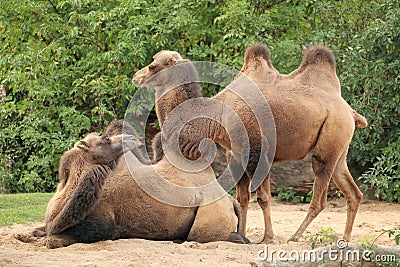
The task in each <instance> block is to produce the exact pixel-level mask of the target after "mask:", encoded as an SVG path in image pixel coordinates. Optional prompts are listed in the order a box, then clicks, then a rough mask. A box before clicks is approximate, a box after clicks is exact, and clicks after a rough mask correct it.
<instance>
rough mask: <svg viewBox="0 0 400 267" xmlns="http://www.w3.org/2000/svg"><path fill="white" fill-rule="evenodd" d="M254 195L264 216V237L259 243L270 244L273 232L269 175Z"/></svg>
mask: <svg viewBox="0 0 400 267" xmlns="http://www.w3.org/2000/svg"><path fill="white" fill-rule="evenodd" d="M256 194H257V202H258V205H260V207H261V209H262V212H263V215H264V237H263V240H262V241H261V243H272V242H273V239H274V232H273V230H272V222H271V189H270V174H268V176H267V177H266V178H265V180H264V181H263V183H262V184H261V185H260V186H259V187H258V188H257V190H256Z"/></svg>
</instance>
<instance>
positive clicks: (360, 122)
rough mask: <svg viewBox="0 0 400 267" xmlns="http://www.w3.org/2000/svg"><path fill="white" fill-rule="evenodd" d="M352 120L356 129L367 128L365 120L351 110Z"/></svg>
mask: <svg viewBox="0 0 400 267" xmlns="http://www.w3.org/2000/svg"><path fill="white" fill-rule="evenodd" d="M353 118H354V123H355V125H356V127H358V128H366V127H367V126H368V122H367V119H365V117H364V116H363V115H361V114H359V113H358V112H357V111H355V110H353Z"/></svg>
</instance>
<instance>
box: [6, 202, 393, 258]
mask: <svg viewBox="0 0 400 267" xmlns="http://www.w3.org/2000/svg"><path fill="white" fill-rule="evenodd" d="M307 207H308V204H298V205H294V204H286V203H282V202H279V201H277V200H274V202H273V204H272V223H273V228H274V232H275V235H276V240H277V244H273V245H268V250H276V251H278V250H285V251H291V250H294V249H295V250H299V251H301V250H309V249H310V241H309V240H306V239H304V240H300V241H299V242H290V243H289V244H287V243H286V240H287V239H288V238H289V237H290V235H291V234H293V233H294V232H295V231H296V229H297V227H298V226H299V225H300V223H301V222H302V220H303V218H304V217H305V215H306V211H307ZM248 216H249V218H248V227H247V228H248V237H249V238H250V240H251V241H252V242H254V243H252V244H248V245H241V244H233V243H227V242H214V243H207V244H199V243H196V242H184V243H182V244H176V243H173V242H170V241H149V240H142V239H121V240H115V241H103V242H98V243H94V244H74V245H71V246H69V247H66V248H61V249H54V250H49V249H46V248H45V247H44V246H43V245H42V242H35V243H24V242H21V241H19V240H17V239H16V238H15V237H14V236H15V235H16V234H21V233H22V234H23V233H28V232H30V231H31V230H32V229H33V228H34V227H38V226H41V225H42V224H43V223H41V222H37V223H31V224H27V225H13V226H11V227H3V228H0V266H200V265H202V266H257V256H258V252H259V251H260V250H264V249H265V245H264V244H257V242H258V241H260V240H261V238H262V233H263V229H264V227H263V219H262V213H261V210H260V209H259V207H258V205H257V203H255V202H252V203H251V206H250V210H249V213H248ZM345 218H346V207H345V201H344V200H343V199H338V200H334V201H331V202H329V205H328V207H327V208H326V209H325V210H324V211H323V212H322V213H321V214H320V215H319V216H318V217H317V218H316V219H315V220H314V222H313V223H312V224H311V225H310V226H309V228H308V231H309V232H310V233H311V234H315V233H316V232H317V231H318V230H319V229H321V228H326V227H328V226H330V227H332V228H333V229H335V230H336V232H337V233H339V234H342V233H343V230H344V226H345ZM210 219H212V218H210ZM399 226H400V204H393V203H383V202H376V201H368V200H367V201H364V203H363V204H362V205H361V208H360V210H359V212H358V215H357V217H356V221H355V224H354V228H353V238H352V242H353V243H355V242H357V241H358V240H360V239H365V238H366V237H376V236H378V235H379V234H380V230H381V229H390V228H393V227H399ZM376 243H378V244H381V245H387V246H395V243H394V241H393V240H390V239H388V236H387V234H385V235H383V236H381V237H379V238H378V239H377V241H376Z"/></svg>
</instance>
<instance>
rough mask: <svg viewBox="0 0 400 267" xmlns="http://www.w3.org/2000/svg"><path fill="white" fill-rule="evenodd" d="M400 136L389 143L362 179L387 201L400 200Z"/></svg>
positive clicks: (365, 186)
mask: <svg viewBox="0 0 400 267" xmlns="http://www.w3.org/2000/svg"><path fill="white" fill-rule="evenodd" d="M399 151H400V138H398V140H397V141H396V142H395V143H389V144H388V146H387V147H386V148H384V149H383V150H382V154H381V156H379V157H377V162H375V163H374V165H373V167H372V168H370V169H369V170H368V171H367V172H365V173H364V174H363V175H362V176H361V177H360V179H362V180H363V181H364V188H370V189H373V190H374V192H375V196H376V197H377V198H379V199H382V200H385V201H397V202H399V201H400V165H399V164H400V153H399Z"/></svg>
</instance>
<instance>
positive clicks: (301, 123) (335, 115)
mask: <svg viewBox="0 0 400 267" xmlns="http://www.w3.org/2000/svg"><path fill="white" fill-rule="evenodd" d="M170 54H174V55H175V54H176V52H171V51H162V52H160V53H158V54H157V55H155V57H154V59H155V60H154V61H153V63H152V64H150V65H149V66H148V67H145V68H143V69H142V70H140V71H139V72H138V73H136V74H135V76H134V77H133V80H132V81H133V82H134V83H135V84H136V85H146V84H147V83H148V82H149V81H150V83H151V84H150V85H152V86H154V87H155V88H156V93H157V91H159V92H162V91H163V90H165V88H166V86H165V83H163V82H164V80H163V79H161V78H160V77H157V76H156V75H154V74H155V73H154V72H152V71H151V69H150V66H156V67H155V69H157V72H159V71H160V70H163V69H164V70H165V69H168V68H169V67H170V66H171V64H160V63H162V62H171V60H168V57H169V55H170ZM159 57H160V58H161V59H162V60H159ZM179 58H181V57H180V56H179ZM179 60H181V59H178V60H172V61H173V62H175V63H176V62H178V61H179ZM335 67H336V62H335V58H334V56H333V53H332V52H331V51H330V50H329V49H327V48H326V47H323V46H318V47H314V48H311V49H309V50H307V51H306V52H305V54H304V57H303V61H302V64H301V65H300V67H299V68H298V69H297V70H295V71H294V72H292V73H291V74H290V75H281V74H279V73H278V71H277V70H276V69H275V68H274V67H273V66H272V63H271V56H270V52H269V49H268V47H266V46H265V45H263V44H257V45H254V46H251V47H250V48H248V49H247V50H246V52H245V64H244V66H243V68H242V70H241V73H242V74H244V75H246V76H247V77H248V78H250V79H251V80H252V81H253V82H255V83H256V84H257V85H258V87H259V88H260V89H261V90H262V93H263V95H264V96H265V98H266V99H267V100H268V103H269V105H270V107H271V110H272V113H273V115H274V119H275V123H276V132H277V147H276V154H275V161H290V160H297V159H301V158H304V157H305V156H306V155H307V154H308V153H309V152H310V151H312V152H313V154H314V156H313V168H314V171H315V174H316V180H315V185H314V192H316V193H314V197H313V201H312V203H311V205H310V211H309V213H308V216H307V218H306V219H305V221H304V223H303V224H302V226H301V227H300V228H299V230H298V231H297V232H296V234H295V235H294V237H293V238H292V239H296V238H297V237H299V236H300V235H301V234H302V233H303V232H304V230H305V229H306V227H307V225H308V224H309V223H310V222H311V221H312V219H313V218H315V216H316V215H317V214H318V213H319V212H320V211H321V210H322V209H323V208H324V206H325V205H326V189H327V185H328V184H329V180H330V178H331V177H333V179H334V181H335V182H336V183H337V185H338V187H339V188H340V189H341V190H342V191H343V193H344V194H345V196H346V199H347V201H348V203H349V210H348V219H347V223H346V230H345V234H344V238H345V239H347V240H348V239H350V235H351V228H352V225H353V222H354V217H355V214H356V211H357V209H358V205H359V203H360V201H361V198H362V194H361V192H360V191H359V189H358V188H357V186H356V185H355V183H354V181H353V180H352V178H351V176H350V173H349V172H348V169H347V165H346V154H347V149H348V145H349V142H350V140H351V137H352V135H353V131H354V126H355V125H356V126H357V127H366V125H367V123H366V120H365V118H364V117H363V116H361V115H360V114H358V113H357V112H355V111H354V110H352V109H351V108H350V107H349V106H348V104H347V103H346V102H345V101H344V100H343V98H342V97H341V95H340V83H339V80H338V78H337V76H336V71H335ZM153 68H154V67H153ZM240 79H241V77H240V75H239V77H238V78H237V79H236V80H235V81H234V82H233V83H232V84H231V85H229V86H228V87H227V88H226V89H225V90H223V91H222V92H221V93H219V94H218V95H216V96H215V97H214V99H216V100H219V101H221V102H222V103H224V104H227V105H229V106H230V107H231V108H232V109H233V110H235V111H236V112H237V114H239V117H240V119H242V121H243V122H244V124H245V126H246V129H247V133H248V136H249V139H250V140H249V141H250V155H249V164H248V165H247V167H246V170H245V171H246V175H244V176H243V177H242V179H241V180H240V181H239V183H238V184H237V193H238V200H239V202H240V205H241V207H242V214H243V224H242V225H243V228H242V229H241V233H243V234H244V233H245V225H246V216H247V215H246V214H247V207H248V202H249V199H250V192H249V185H250V180H251V177H252V175H253V173H254V169H255V166H256V165H257V163H258V162H259V161H260V162H262V161H264V160H265V159H264V158H261V159H260V145H261V143H262V139H261V136H260V132H259V128H258V127H259V126H258V123H257V121H256V120H255V117H254V115H253V113H252V110H251V109H250V107H248V106H247V105H246V104H245V103H244V102H243V100H241V99H240V98H239V97H238V96H237V95H235V94H234V93H233V92H232V91H231V90H230V88H235V87H237V86H240ZM176 97H177V96H176ZM187 99H188V98H186V99H180V102H184V101H185V100H187ZM168 104H170V103H165V102H164V101H159V102H157V103H156V106H161V107H162V106H164V105H168ZM169 109H170V110H171V105H169ZM188 112H193V111H188ZM164 118H165V114H163V117H162V119H164ZM188 127H190V128H191V129H190V130H187V129H185V128H184V129H183V130H182V131H181V136H180V148H181V151H182V152H183V154H184V155H185V156H186V157H187V158H189V159H196V157H193V154H190V153H188V152H189V151H193V150H196V149H198V144H199V140H201V139H203V138H210V139H212V140H213V141H215V142H218V143H220V144H221V145H222V146H223V147H225V148H226V149H227V150H228V151H229V150H230V149H231V146H232V144H231V143H230V139H229V136H227V135H226V132H225V129H222V127H221V126H220V125H219V124H217V123H210V122H209V121H203V122H199V121H197V123H191V124H190V125H189V126H188ZM188 133H189V134H188ZM160 139H161V138H159V137H158V138H157V139H156V140H158V143H156V144H155V145H154V148H159V147H161V146H160V144H159V142H160ZM182 143H184V144H182ZM182 148H184V149H182ZM155 154H156V155H157V156H158V158H161V153H155ZM228 154H230V153H228ZM195 155H197V156H198V154H195ZM232 160H233V161H235V156H234V157H233V158H232ZM236 161H239V162H238V163H237V166H236V168H238V169H240V166H241V163H240V159H236ZM238 166H239V167H238ZM233 168H235V166H233ZM231 171H232V172H233V170H231ZM256 193H257V201H258V203H259V205H260V207H261V208H262V210H263V214H264V223H265V233H264V241H265V242H268V241H270V240H271V239H273V231H272V226H271V219H270V211H269V210H270V208H269V206H270V197H271V196H270V189H269V175H268V176H267V178H266V179H265V180H264V182H263V184H262V185H261V186H260V187H259V188H257V190H256Z"/></svg>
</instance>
